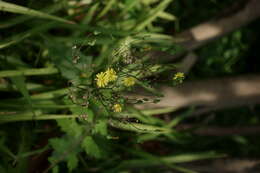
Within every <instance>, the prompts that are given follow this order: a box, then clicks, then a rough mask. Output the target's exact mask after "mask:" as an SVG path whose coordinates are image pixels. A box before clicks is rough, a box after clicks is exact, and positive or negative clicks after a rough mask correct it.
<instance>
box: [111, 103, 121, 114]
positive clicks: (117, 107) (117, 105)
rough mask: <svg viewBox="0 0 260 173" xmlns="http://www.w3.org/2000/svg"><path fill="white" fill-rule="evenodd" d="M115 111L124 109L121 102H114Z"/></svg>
mask: <svg viewBox="0 0 260 173" xmlns="http://www.w3.org/2000/svg"><path fill="white" fill-rule="evenodd" d="M113 110H114V112H121V111H122V106H121V105H120V104H118V103H117V104H114V106H113Z"/></svg>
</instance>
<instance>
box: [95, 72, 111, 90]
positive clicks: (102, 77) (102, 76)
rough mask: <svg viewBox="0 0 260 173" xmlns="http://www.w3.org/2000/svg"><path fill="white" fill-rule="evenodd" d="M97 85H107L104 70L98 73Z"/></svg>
mask: <svg viewBox="0 0 260 173" xmlns="http://www.w3.org/2000/svg"><path fill="white" fill-rule="evenodd" d="M95 80H96V81H97V86H98V87H99V88H101V87H105V86H106V85H107V84H108V80H107V75H106V73H104V72H100V73H98V74H97V75H96V79H95Z"/></svg>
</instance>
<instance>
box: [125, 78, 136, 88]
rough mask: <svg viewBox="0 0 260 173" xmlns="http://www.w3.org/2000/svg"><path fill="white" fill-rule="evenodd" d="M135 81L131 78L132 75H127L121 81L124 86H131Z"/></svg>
mask: <svg viewBox="0 0 260 173" xmlns="http://www.w3.org/2000/svg"><path fill="white" fill-rule="evenodd" d="M135 81H136V79H135V78H133V77H127V78H125V79H124V81H123V82H124V85H125V86H127V87H129V86H133V85H134V84H135Z"/></svg>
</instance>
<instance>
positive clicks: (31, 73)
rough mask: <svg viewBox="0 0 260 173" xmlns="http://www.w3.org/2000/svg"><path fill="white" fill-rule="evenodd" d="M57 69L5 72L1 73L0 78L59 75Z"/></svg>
mask: <svg viewBox="0 0 260 173" xmlns="http://www.w3.org/2000/svg"><path fill="white" fill-rule="evenodd" d="M58 72H59V71H58V69H56V68H50V67H48V68H36V69H24V70H5V71H1V72H0V77H13V76H22V75H24V76H37V75H47V74H56V73H58Z"/></svg>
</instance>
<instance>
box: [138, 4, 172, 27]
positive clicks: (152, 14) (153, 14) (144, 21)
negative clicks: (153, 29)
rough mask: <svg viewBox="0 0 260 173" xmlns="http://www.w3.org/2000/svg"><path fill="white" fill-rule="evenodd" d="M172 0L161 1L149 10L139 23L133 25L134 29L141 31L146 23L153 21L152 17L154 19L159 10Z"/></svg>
mask: <svg viewBox="0 0 260 173" xmlns="http://www.w3.org/2000/svg"><path fill="white" fill-rule="evenodd" d="M171 1H172V0H164V1H162V2H161V3H160V4H159V5H158V6H157V7H155V8H154V9H152V10H151V11H150V13H149V14H147V17H146V18H145V19H144V20H143V21H141V22H139V24H137V25H136V27H135V31H141V30H143V29H144V28H145V27H146V26H147V25H149V24H150V23H151V22H153V20H154V19H156V17H158V15H159V14H160V12H162V11H163V10H164V9H165V8H166V7H167V6H168V4H169V3H170V2H171Z"/></svg>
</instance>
